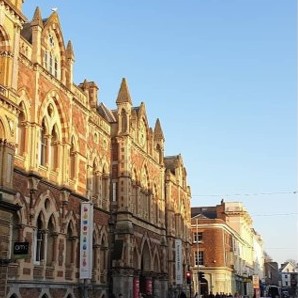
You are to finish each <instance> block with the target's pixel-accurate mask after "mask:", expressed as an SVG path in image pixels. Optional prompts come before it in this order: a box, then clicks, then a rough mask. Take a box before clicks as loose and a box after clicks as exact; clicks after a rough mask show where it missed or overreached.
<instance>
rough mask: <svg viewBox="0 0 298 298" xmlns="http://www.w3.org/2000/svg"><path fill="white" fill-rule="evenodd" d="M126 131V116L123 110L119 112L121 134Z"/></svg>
mask: <svg viewBox="0 0 298 298" xmlns="http://www.w3.org/2000/svg"><path fill="white" fill-rule="evenodd" d="M126 131H127V114H126V112H125V110H124V109H122V111H121V132H123V133H125V132H126Z"/></svg>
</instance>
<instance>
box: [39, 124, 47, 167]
mask: <svg viewBox="0 0 298 298" xmlns="http://www.w3.org/2000/svg"><path fill="white" fill-rule="evenodd" d="M46 133H47V129H46V125H45V120H44V119H43V121H42V124H41V131H40V164H41V165H43V166H45V165H46V163H47V151H48V150H47V136H46Z"/></svg>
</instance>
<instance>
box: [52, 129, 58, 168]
mask: <svg viewBox="0 0 298 298" xmlns="http://www.w3.org/2000/svg"><path fill="white" fill-rule="evenodd" d="M58 152H59V141H58V132H57V126H56V125H55V126H54V127H53V130H52V134H51V157H52V168H53V170H56V169H57V168H58V159H59V156H58Z"/></svg>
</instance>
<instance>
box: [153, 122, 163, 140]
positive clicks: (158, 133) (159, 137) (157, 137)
mask: <svg viewBox="0 0 298 298" xmlns="http://www.w3.org/2000/svg"><path fill="white" fill-rule="evenodd" d="M154 140H157V141H160V140H163V141H164V140H165V138H164V135H163V132H162V129H161V125H160V121H159V119H158V118H157V120H156V122H155V127H154Z"/></svg>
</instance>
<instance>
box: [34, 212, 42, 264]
mask: <svg viewBox="0 0 298 298" xmlns="http://www.w3.org/2000/svg"><path fill="white" fill-rule="evenodd" d="M43 259H44V235H43V225H42V219H41V214H39V216H38V218H37V226H36V245H35V261H37V262H40V261H42V260H43Z"/></svg>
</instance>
